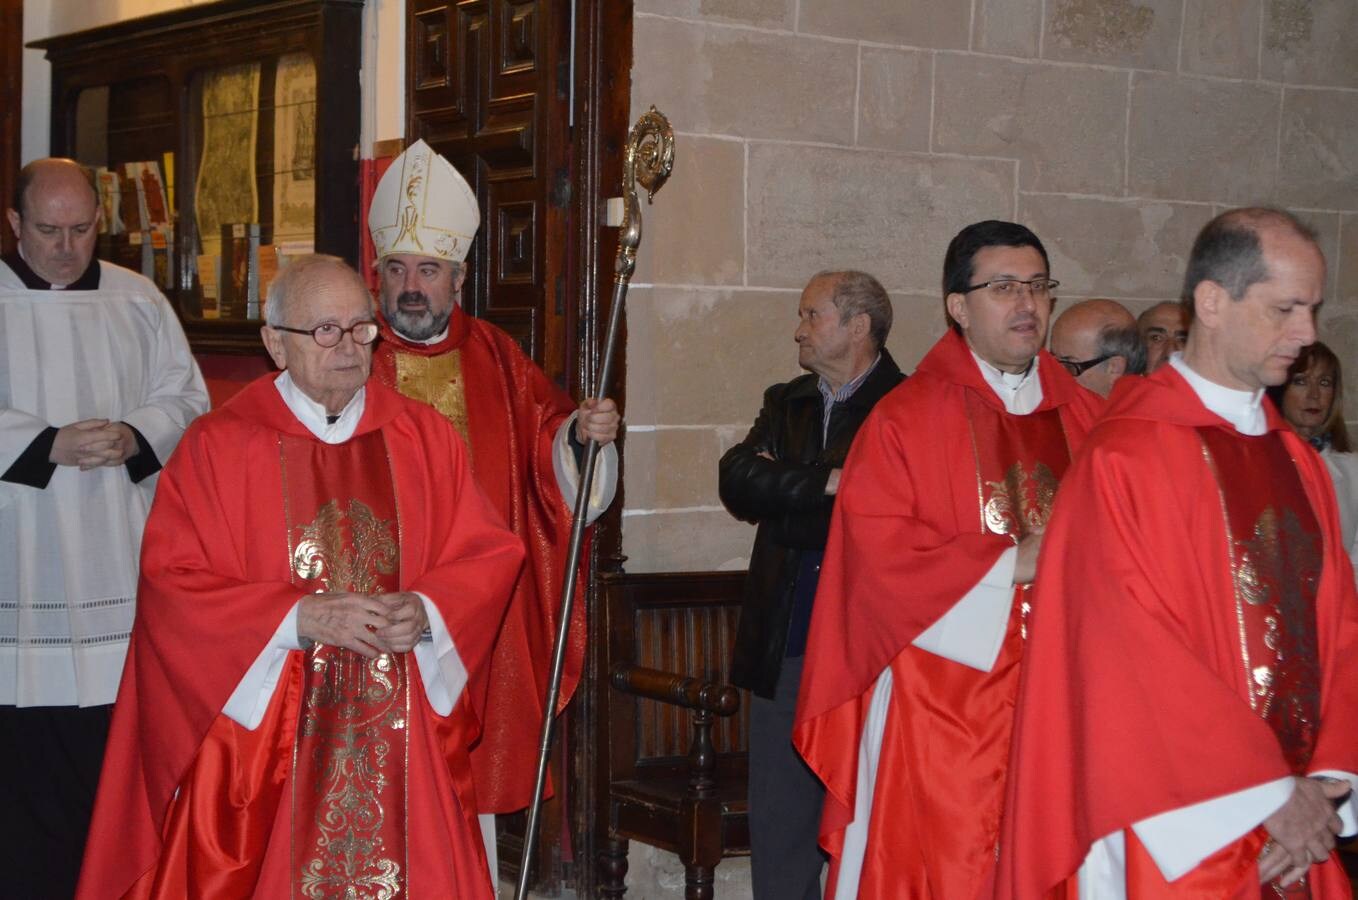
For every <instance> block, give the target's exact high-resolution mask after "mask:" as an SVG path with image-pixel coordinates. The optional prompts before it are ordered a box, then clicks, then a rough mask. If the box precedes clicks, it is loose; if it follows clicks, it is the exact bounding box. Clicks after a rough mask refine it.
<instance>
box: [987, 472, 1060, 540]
mask: <svg viewBox="0 0 1358 900" xmlns="http://www.w3.org/2000/svg"><path fill="white" fill-rule="evenodd" d="M985 484H986V487H987V488H989V492H990V499H989V500H987V501H986V502H985V506H984V507H983V514H982V515H983V518H984V519H985V524H986V528H988V529H990V531H992V532H994V533H995V534H1008V535H1013V536H1015V537H1019V536H1022V535H1025V534H1031V533H1032V532H1034V531H1039V530H1041V529H1042V528H1045V527H1046V525H1047V520H1048V519H1049V518H1050V517H1051V510H1052V502H1053V500H1055V498H1056V488H1057V484H1058V482H1057V479H1056V475H1055V474H1053V472H1052V470H1051V469H1050V468H1048V467H1047V465H1046V464H1045V463H1037V464H1035V465H1034V466H1033V471H1032V472H1031V473H1029V472H1026V471H1024V468H1023V464H1022V463H1021V462H1015V463H1014V464H1013V465H1011V466H1010V467H1009V468H1008V469H1007V470H1005V473H1004V478H1003V480H1001V481H987V482H986V483H985Z"/></svg>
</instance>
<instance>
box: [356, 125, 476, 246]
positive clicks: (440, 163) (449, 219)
mask: <svg viewBox="0 0 1358 900" xmlns="http://www.w3.org/2000/svg"><path fill="white" fill-rule="evenodd" d="M480 226H481V210H480V209H479V208H478V207H477V205H476V194H474V193H473V192H472V189H471V186H470V185H468V184H467V181H466V179H464V178H463V177H462V176H461V175H460V174H459V173H458V171H457V169H455V168H453V165H452V163H450V162H448V160H446V159H444V158H443V157H442V156H439V155H438V154H437V153H435V152H434V151H433V149H432V148H431V147H430V146H429V145H428V144H426V143H425V142H424V141H416V142H415V143H413V144H411V145H410V146H409V147H407V148H406V151H405V152H404V153H402V154H401V155H400V156H398V157H396V160H395V161H394V162H393V163H392V164H391V168H389V169H387V171H386V172H385V173H384V174H383V175H382V180H381V181H379V182H378V183H377V192H376V193H374V194H373V201H372V205H371V206H369V207H368V230H369V231H370V232H371V233H372V239H373V246H374V247H375V248H376V250H377V258H378V259H382V258H383V257H385V256H390V255H391V254H393V253H414V254H417V255H419V256H433V257H436V258H438V259H446V260H448V261H449V262H455V263H460V262H462V261H463V260H464V259H466V258H467V251H468V250H470V249H471V244H472V238H474V237H475V236H476V229H477V228H479V227H480Z"/></svg>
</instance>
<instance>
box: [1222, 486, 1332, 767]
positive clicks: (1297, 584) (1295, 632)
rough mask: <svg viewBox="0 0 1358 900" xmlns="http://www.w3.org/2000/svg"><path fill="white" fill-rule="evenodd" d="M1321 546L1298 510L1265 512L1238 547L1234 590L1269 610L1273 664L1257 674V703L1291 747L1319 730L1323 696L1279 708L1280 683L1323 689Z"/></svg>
mask: <svg viewBox="0 0 1358 900" xmlns="http://www.w3.org/2000/svg"><path fill="white" fill-rule="evenodd" d="M1319 544H1320V542H1319V540H1318V538H1317V537H1316V536H1315V535H1312V534H1310V533H1308V532H1307V531H1306V530H1305V529H1304V528H1303V527H1302V524H1301V521H1300V520H1299V519H1298V518H1297V514H1296V513H1295V512H1293V511H1292V510H1291V509H1285V510H1284V511H1283V513H1282V515H1279V514H1278V513H1277V512H1276V511H1275V510H1274V509H1273V508H1272V507H1268V508H1265V509H1264V511H1263V512H1262V513H1260V515H1259V518H1258V520H1257V521H1256V522H1255V524H1254V530H1253V534H1252V535H1251V536H1250V538H1249V539H1247V540H1238V541H1236V542H1235V552H1236V559H1237V561H1238V562H1237V565H1236V567H1235V573H1234V574H1235V587H1236V592H1237V593H1238V594H1239V596H1240V598H1241V599H1242V600H1244V601H1245V603H1247V604H1249V605H1250V606H1253V607H1256V608H1258V607H1262V609H1261V610H1260V611H1261V612H1262V613H1263V615H1262V617H1261V621H1262V624H1263V629H1262V634H1261V635H1260V641H1261V643H1262V644H1263V647H1264V648H1265V649H1267V651H1269V652H1268V654H1267V655H1268V656H1271V657H1272V659H1270V660H1269V663H1270V664H1268V665H1257V666H1255V667H1254V669H1253V671H1252V673H1251V674H1252V676H1253V677H1252V682H1253V683H1252V684H1251V691H1252V694H1253V696H1252V697H1251V700H1252V702H1253V704H1254V706H1255V709H1256V710H1257V711H1258V713H1259V715H1261V716H1263V717H1264V718H1265V719H1267V720H1269V721H1270V723H1271V724H1273V725H1274V727H1275V730H1277V731H1278V732H1279V735H1280V737H1281V739H1282V740H1283V741H1284V743H1285V744H1286V743H1288V742H1289V741H1301V740H1303V739H1304V736H1305V735H1307V734H1309V732H1310V731H1311V730H1312V729H1313V728H1314V726H1315V723H1316V722H1317V721H1318V714H1319V711H1320V697H1319V695H1318V694H1317V693H1316V692H1315V691H1314V690H1310V689H1307V690H1300V691H1298V690H1292V691H1289V692H1288V694H1287V695H1286V696H1284V697H1282V702H1281V704H1278V705H1275V702H1276V701H1277V700H1278V699H1279V698H1278V696H1277V686H1278V684H1279V683H1280V682H1281V683H1284V684H1287V685H1294V684H1300V685H1304V686H1308V687H1314V686H1318V685H1319V684H1320V678H1319V672H1318V671H1312V670H1313V669H1315V667H1316V659H1317V652H1318V651H1317V648H1316V634H1315V613H1314V610H1313V609H1312V606H1313V602H1314V597H1315V594H1316V588H1317V586H1318V583H1319V580H1320V570H1321V566H1322V559H1321V548H1320V545H1319Z"/></svg>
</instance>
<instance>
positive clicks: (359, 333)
mask: <svg viewBox="0 0 1358 900" xmlns="http://www.w3.org/2000/svg"><path fill="white" fill-rule="evenodd" d="M269 327H270V328H272V329H273V330H274V331H286V332H288V333H289V334H309V335H311V339H312V340H314V341H315V342H316V343H318V344H320V345H321V346H322V347H327V348H329V347H338V346H339V342H340V341H342V340H344V336H345V335H346V334H347V335H349V336H350V337H352V338H353V339H354V343H355V344H358V345H359V346H360V347H365V346H367V345H368V344H371V343H372V342H373V341H375V340H377V331H378V329H377V323H376V322H374V321H373V320H372V319H368V320H367V321H365V322H355V323H354V324H352V325H350V326H349V327H348V328H341V327H339V326H338V325H336V324H335V323H334V322H326V323H325V324H324V325H317V326H316V327H315V328H288V327H287V326H285V325H270V326H269Z"/></svg>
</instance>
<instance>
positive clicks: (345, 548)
mask: <svg viewBox="0 0 1358 900" xmlns="http://www.w3.org/2000/svg"><path fill="white" fill-rule="evenodd" d="M450 447H451V448H452V449H451V450H450V449H449V448H450ZM459 447H460V444H459V442H458V441H457V440H456V439H455V438H454V437H453V432H452V429H451V428H450V427H449V425H448V424H447V422H446V421H445V420H444V419H443V418H442V417H440V416H439V415H437V414H436V413H434V412H433V411H432V410H430V409H428V408H427V407H425V406H423V405H421V404H417V403H413V402H411V401H408V400H406V399H404V398H402V397H400V396H399V395H397V394H395V393H394V392H392V391H390V390H389V389H387V388H385V387H383V386H382V385H381V384H378V383H376V382H374V381H369V383H368V387H367V397H366V401H365V407H364V412H363V416H362V419H361V421H360V422H359V426H358V429H357V431H356V433H355V435H354V436H353V437H352V438H351V439H350V440H349V441H347V442H345V443H343V444H338V445H327V444H324V443H323V442H321V441H318V440H316V439H315V438H314V437H313V436H312V435H311V434H310V433H309V432H308V431H307V430H306V429H305V427H304V426H302V425H301V423H300V422H298V421H297V420H296V418H295V417H294V416H293V415H292V413H291V412H290V411H288V409H287V407H286V406H285V405H284V403H283V400H282V398H281V397H280V396H279V394H278V391H277V390H276V388H275V387H274V385H273V376H266V377H264V378H262V379H259V380H257V381H255V382H254V383H253V384H251V385H250V386H249V387H247V388H246V389H245V390H244V391H242V392H241V393H240V394H238V395H237V396H236V397H235V398H233V399H232V400H231V401H230V402H228V403H227V404H226V405H225V406H223V407H222V408H221V409H220V410H218V411H216V412H213V413H211V414H209V415H207V416H204V417H203V418H201V419H199V420H198V421H197V422H195V423H194V424H193V425H192V426H191V427H190V428H189V430H188V432H187V433H186V434H185V437H184V440H183V441H182V442H181V444H180V447H179V449H178V450H177V451H176V453H175V455H174V457H173V458H172V459H171V460H170V462H169V464H168V465H167V466H166V468H165V470H164V472H163V473H162V474H161V480H160V484H159V487H158V490H157V497H156V502H155V505H154V506H153V508H152V511H151V517H150V519H149V520H148V522H147V532H146V539H145V542H144V544H143V548H144V549H143V558H142V579H141V584H140V587H139V592H138V608H137V620H136V623H135V625H134V628H133V635H132V642H131V650H130V652H129V656H128V663H127V668H126V670H125V672H124V675H123V682H122V685H121V688H120V691H119V697H118V702H117V705H116V706H115V711H114V718H113V727H112V733H111V735H110V739H109V748H108V753H107V756H106V761H105V766H104V774H103V778H102V779H101V782H100V790H99V796H98V800H97V802H96V807H95V815H94V824H93V827H92V829H91V836H90V841H89V847H88V849H87V851H86V857H85V865H84V869H83V870H82V874H81V883H80V892H79V895H80V896H81V897H90V898H93V897H100V898H104V897H124V896H128V897H156V898H166V900H168V898H182V897H232V898H236V897H269V898H272V897H288V896H292V897H329V896H335V895H337V894H338V895H344V891H345V890H346V889H348V888H350V887H352V889H353V893H351V894H348V896H353V897H356V898H365V897H389V896H416V897H454V896H455V897H459V898H461V897H472V898H475V897H490V896H491V886H490V880H489V873H488V871H487V868H486V860H485V854H484V848H483V845H482V843H481V840H480V831H479V829H478V827H477V825H476V821H475V810H476V796H475V790H474V788H473V786H472V783H471V777H470V763H469V759H468V747H469V746H470V744H471V743H472V742H473V741H474V740H475V739H476V736H477V733H478V731H479V727H480V725H479V719H478V717H479V715H480V711H481V709H482V708H483V705H484V701H485V695H486V677H485V673H486V669H487V662H488V658H489V654H490V647H491V642H492V640H493V638H494V635H495V623H498V621H499V618H500V616H501V615H502V614H503V611H504V605H505V602H506V600H507V597H508V596H509V591H510V586H511V585H512V583H513V580H514V578H515V577H516V576H517V573H518V570H519V566H520V563H521V558H522V550H521V548H520V546H519V542H518V540H517V539H516V538H515V537H514V536H513V535H512V534H510V533H509V532H508V531H507V530H506V529H505V528H504V526H503V525H502V524H501V523H500V520H499V517H498V516H497V515H496V513H495V512H494V511H493V510H492V509H491V508H490V506H489V504H488V503H487V502H486V500H485V498H484V497H483V496H482V494H481V492H480V491H479V489H478V488H477V487H476V485H475V483H474V482H473V481H472V478H471V475H470V471H469V470H468V467H467V465H466V460H465V457H464V455H463V453H462V451H461V450H460V449H459ZM344 589H352V590H361V591H373V592H378V591H386V590H405V591H419V592H421V593H423V594H425V595H426V596H428V597H429V598H430V599H431V600H432V601H433V602H434V603H435V605H436V606H437V607H438V610H439V612H440V614H441V616H442V617H443V620H444V622H445V624H446V625H447V627H448V630H449V632H450V633H451V635H452V637H453V641H454V644H455V646H456V649H457V652H458V654H459V656H460V658H461V659H462V661H463V663H464V664H465V666H466V668H467V671H468V673H469V682H468V685H467V687H466V689H465V690H464V691H463V694H462V695H461V697H460V698H459V700H458V702H457V704H456V705H455V706H454V709H453V712H452V714H451V715H450V716H448V717H447V718H443V717H440V716H437V715H435V714H434V713H433V711H432V710H431V709H430V708H429V705H428V701H427V700H426V699H425V696H424V688H423V682H422V680H421V677H420V674H419V671H418V667H417V665H416V664H415V661H414V658H413V655H412V654H400V655H395V656H384V657H380V658H379V659H377V660H373V661H368V660H365V659H363V658H362V657H359V656H357V655H355V654H352V653H349V652H348V651H343V650H338V649H336V648H332V647H315V648H312V649H311V650H310V651H307V652H305V653H303V652H292V653H290V654H289V655H288V660H287V663H286V664H285V665H284V669H283V673H282V676H281V678H280V680H279V685H278V688H277V690H276V691H275V693H274V695H273V698H272V700H271V702H270V704H269V707H268V710H267V712H266V713H265V715H264V720H263V722H262V723H261V724H260V725H259V727H258V728H256V729H254V730H253V731H250V730H246V729H245V728H243V727H241V726H240V725H238V724H236V723H235V722H233V721H232V720H230V719H227V718H226V717H225V716H222V715H220V714H219V711H220V710H221V709H222V707H223V706H224V705H225V703H226V700H227V698H228V697H229V696H230V695H231V693H232V692H233V691H234V690H235V688H236V686H237V685H238V684H239V683H240V680H241V678H242V677H243V676H244V674H245V671H246V669H247V668H248V667H249V666H250V665H251V663H253V662H254V660H255V658H256V657H257V656H258V655H259V653H260V652H261V650H263V649H264V648H265V646H266V645H267V644H268V642H269V641H270V640H271V639H272V637H273V632H274V631H275V630H276V629H277V627H278V624H279V622H280V621H281V620H282V618H283V616H284V615H285V614H286V613H287V611H288V610H289V609H290V608H291V607H292V605H293V604H294V603H295V602H296V601H297V599H298V598H299V597H300V596H301V595H303V594H305V593H307V592H309V591H316V590H344ZM341 885H342V886H343V887H341ZM390 891H395V892H396V893H395V894H392V893H389V892H390Z"/></svg>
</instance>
